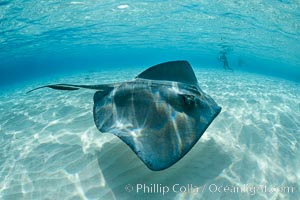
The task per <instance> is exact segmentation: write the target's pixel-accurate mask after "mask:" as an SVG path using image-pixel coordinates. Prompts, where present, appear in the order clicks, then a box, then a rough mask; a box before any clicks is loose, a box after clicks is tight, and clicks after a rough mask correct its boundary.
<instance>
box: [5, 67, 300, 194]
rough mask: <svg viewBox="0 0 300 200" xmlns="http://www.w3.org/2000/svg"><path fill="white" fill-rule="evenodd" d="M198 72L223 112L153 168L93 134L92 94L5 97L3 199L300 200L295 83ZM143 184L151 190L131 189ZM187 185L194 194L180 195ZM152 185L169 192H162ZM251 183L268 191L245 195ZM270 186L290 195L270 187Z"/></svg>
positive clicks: (106, 76) (100, 76) (299, 92)
mask: <svg viewBox="0 0 300 200" xmlns="http://www.w3.org/2000/svg"><path fill="white" fill-rule="evenodd" d="M138 72H139V70H137V69H135V70H129V71H128V70H127V71H125V70H122V71H114V72H113V73H111V72H107V71H104V72H99V73H98V72H97V73H96V72H93V73H89V74H79V75H76V76H75V75H73V76H68V77H65V78H63V79H58V80H52V81H51V83H75V84H79V83H107V82H114V81H120V80H130V79H132V78H133V77H135V76H136V75H137V73H138ZM196 75H197V78H198V80H199V82H200V87H201V88H202V89H203V90H204V91H205V92H207V93H208V94H209V95H211V96H212V97H213V98H214V99H215V101H216V102H217V103H218V104H219V105H220V106H222V112H221V113H220V114H219V116H218V117H217V118H216V119H215V120H214V122H213V123H212V124H211V125H210V127H209V128H208V129H207V131H206V132H205V134H204V135H203V137H202V138H201V140H200V141H199V142H198V143H197V144H196V145H195V147H194V148H193V149H192V150H191V151H190V152H189V153H188V154H187V155H186V156H185V157H184V158H183V159H182V160H180V161H179V162H178V163H176V164H175V165H174V166H172V167H171V168H169V169H167V170H164V171H159V172H154V171H150V170H149V169H148V168H146V166H145V165H144V164H143V163H142V162H141V161H140V160H139V159H138V157H137V156H136V155H135V154H134V153H133V152H132V151H131V150H130V149H129V147H127V146H126V145H125V144H124V143H122V142H121V141H120V140H119V139H118V138H116V137H115V136H113V135H112V134H109V133H100V132H99V131H98V130H97V129H96V127H95V125H94V122H93V115H92V107H93V102H92V97H93V91H87V90H80V91H75V92H74V91H73V92H68V91H54V90H50V89H44V90H39V91H36V92H33V93H31V94H29V95H25V92H26V91H27V90H29V89H31V88H33V87H36V86H38V85H42V84H45V82H36V83H34V84H32V85H29V86H28V87H27V86H26V87H25V88H21V89H19V90H16V91H15V92H14V93H6V94H2V95H1V101H0V112H1V115H0V199H159V198H162V197H164V198H165V199H300V160H299V158H300V146H299V142H300V103H299V97H300V87H299V86H300V85H299V84H298V83H294V82H289V81H286V80H282V79H276V78H273V77H264V76H258V75H255V74H247V73H240V72H234V73H230V72H229V73H227V72H223V71H219V70H204V69H201V70H196ZM47 83H48V82H47ZM139 184H145V185H142V186H143V187H144V186H147V187H148V189H147V188H145V187H144V188H143V189H140V190H137V187H138V186H140V185H139ZM151 184H152V185H151ZM155 184H156V185H155ZM175 184H178V185H176V186H175V191H174V190H173V186H174V185H175ZM189 185H192V186H193V187H199V190H198V191H196V190H193V191H186V192H180V191H179V187H181V186H182V187H183V189H182V191H184V188H185V189H186V190H188V188H189ZM151 186H153V187H151ZM155 186H157V188H160V189H162V187H165V188H167V187H168V188H169V189H170V191H169V192H166V193H165V194H164V195H163V194H162V191H154V190H153V189H154V187H155ZM215 186H222V188H219V189H220V190H221V192H218V191H215ZM225 186H228V187H229V188H230V189H231V190H230V191H226V192H225V191H224V187H225ZM254 186H266V188H267V191H263V190H257V191H256V192H255V193H254V192H253V191H252V192H251V191H249V190H250V189H251V188H252V189H253V187H254ZM275 186H276V187H277V186H281V187H289V188H290V190H289V191H287V190H285V191H280V192H270V191H269V190H268V189H270V188H272V187H275ZM234 187H245V188H248V189H249V190H248V191H243V192H241V191H239V192H234V191H233V190H232V189H233V188H234ZM151 189H152V190H151ZM292 189H294V190H292Z"/></svg>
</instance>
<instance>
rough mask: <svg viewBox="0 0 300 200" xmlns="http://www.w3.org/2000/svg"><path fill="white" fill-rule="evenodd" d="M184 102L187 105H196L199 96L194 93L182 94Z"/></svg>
mask: <svg viewBox="0 0 300 200" xmlns="http://www.w3.org/2000/svg"><path fill="white" fill-rule="evenodd" d="M182 98H183V102H184V103H185V104H187V105H194V104H196V101H197V98H196V97H195V96H194V95H187V94H185V95H182Z"/></svg>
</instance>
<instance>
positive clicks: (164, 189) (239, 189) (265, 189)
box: [124, 184, 296, 195]
mask: <svg viewBox="0 0 300 200" xmlns="http://www.w3.org/2000/svg"><path fill="white" fill-rule="evenodd" d="M124 189H125V191H127V192H135V193H144V194H162V195H165V194H167V193H170V192H172V193H203V192H211V193H249V194H250V195H255V194H257V193H294V192H296V188H295V187H293V186H275V185H274V186H266V185H257V186H254V185H249V184H244V185H241V186H234V185H228V186H225V185H217V184H205V185H202V186H196V185H193V184H185V185H182V184H174V185H163V184H136V185H131V184H127V185H126V186H125V187H124Z"/></svg>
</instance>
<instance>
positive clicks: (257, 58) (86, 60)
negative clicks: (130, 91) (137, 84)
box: [0, 0, 300, 85]
mask: <svg viewBox="0 0 300 200" xmlns="http://www.w3.org/2000/svg"><path fill="white" fill-rule="evenodd" d="M299 8H300V3H299V1H296V0H294V1H293V0H285V1H276V0H267V1H259V0H257V1H251V2H239V1H233V0H232V1H190V0H188V1H182V0H180V1H139V2H135V1H121V2H120V1H106V2H98V1H59V2H57V1H51V0H48V1H33V0H30V1H21V0H15V1H5V0H4V1H3V0H2V1H1V4H0V20H1V21H0V22H1V23H0V26H1V28H0V30H1V32H0V60H1V62H0V70H1V71H0V74H1V79H0V81H1V82H0V83H1V85H3V84H9V83H11V82H19V81H21V80H24V79H31V78H32V77H40V76H42V75H46V76H47V75H49V74H52V73H60V72H61V71H67V72H71V71H74V70H86V69H95V68H96V69H98V68H106V67H115V66H123V67H124V66H133V65H138V66H140V65H145V66H147V65H153V64H156V63H159V62H162V61H166V60H174V59H175V60H177V59H188V60H189V61H190V62H192V64H194V65H197V66H210V67H220V63H218V61H217V60H216V59H215V58H216V57H217V56H218V53H219V51H221V50H222V49H224V48H225V49H229V52H230V53H229V54H228V59H229V62H230V65H232V67H233V68H237V69H240V68H239V66H238V59H242V60H243V62H244V64H243V65H242V67H241V70H245V71H253V72H259V73H267V74H272V75H277V76H282V77H285V78H288V79H292V80H295V81H299V80H300V69H299V64H300V53H299V52H300V50H299V49H300V42H299V41H300V34H299V32H300V31H299V29H300V28H299V26H300V25H299V23H300V16H299Z"/></svg>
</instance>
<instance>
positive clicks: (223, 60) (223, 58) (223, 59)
mask: <svg viewBox="0 0 300 200" xmlns="http://www.w3.org/2000/svg"><path fill="white" fill-rule="evenodd" d="M226 54H227V52H226V51H221V52H220V56H219V57H218V60H219V61H220V62H221V63H223V68H224V69H225V70H230V71H233V69H232V68H230V67H229V64H228V59H227V56H226Z"/></svg>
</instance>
